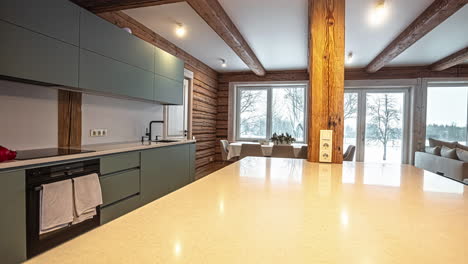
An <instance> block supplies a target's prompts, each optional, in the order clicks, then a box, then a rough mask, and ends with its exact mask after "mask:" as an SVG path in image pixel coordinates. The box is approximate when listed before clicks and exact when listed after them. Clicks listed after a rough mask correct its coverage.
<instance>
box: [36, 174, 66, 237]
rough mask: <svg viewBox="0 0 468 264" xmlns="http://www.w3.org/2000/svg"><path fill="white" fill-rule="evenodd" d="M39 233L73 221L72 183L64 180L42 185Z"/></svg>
mask: <svg viewBox="0 0 468 264" xmlns="http://www.w3.org/2000/svg"><path fill="white" fill-rule="evenodd" d="M39 206H40V209H39V211H40V220H39V221H40V230H39V234H44V233H47V232H51V231H54V230H57V229H60V228H62V227H65V226H67V225H68V224H70V223H71V222H72V221H73V185H72V181H71V180H64V181H59V182H54V183H49V184H43V185H42V191H41V193H40V202H39Z"/></svg>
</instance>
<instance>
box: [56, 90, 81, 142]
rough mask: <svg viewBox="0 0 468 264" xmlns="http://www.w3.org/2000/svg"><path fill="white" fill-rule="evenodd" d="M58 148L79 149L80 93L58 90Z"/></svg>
mask: <svg viewBox="0 0 468 264" xmlns="http://www.w3.org/2000/svg"><path fill="white" fill-rule="evenodd" d="M58 146H59V147H61V148H67V147H81V93H78V92H71V91H63V90H59V93H58Z"/></svg>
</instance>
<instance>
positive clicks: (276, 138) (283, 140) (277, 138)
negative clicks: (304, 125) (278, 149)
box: [270, 133, 296, 145]
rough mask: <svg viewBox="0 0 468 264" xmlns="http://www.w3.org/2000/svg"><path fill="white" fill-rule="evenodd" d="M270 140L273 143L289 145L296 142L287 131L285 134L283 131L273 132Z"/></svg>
mask: <svg viewBox="0 0 468 264" xmlns="http://www.w3.org/2000/svg"><path fill="white" fill-rule="evenodd" d="M270 140H271V141H272V142H273V144H275V145H291V144H292V143H294V142H296V139H295V138H293V137H292V136H291V135H289V134H288V133H286V135H285V134H284V133H281V134H280V135H278V134H276V133H273V136H272V137H271V138H270Z"/></svg>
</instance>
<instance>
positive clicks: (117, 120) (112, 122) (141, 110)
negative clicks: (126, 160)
mask: <svg viewBox="0 0 468 264" xmlns="http://www.w3.org/2000/svg"><path fill="white" fill-rule="evenodd" d="M82 102H83V105H82V117H83V124H82V125H83V126H82V129H83V131H82V132H83V133H82V144H83V145H87V144H100V143H112V142H125V141H137V140H140V139H141V136H143V135H144V134H145V132H146V131H145V129H146V128H147V127H148V124H149V122H150V121H152V120H162V119H163V106H162V105H159V104H153V103H147V102H140V101H132V100H125V99H118V98H111V97H104V96H96V95H89V94H83V101H82ZM93 128H107V129H108V135H107V136H106V137H90V130H91V129H93ZM153 131H154V132H153V135H162V126H161V125H159V124H154V126H153Z"/></svg>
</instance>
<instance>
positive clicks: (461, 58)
mask: <svg viewBox="0 0 468 264" xmlns="http://www.w3.org/2000/svg"><path fill="white" fill-rule="evenodd" d="M466 61H468V47H466V48H464V49H462V50H459V51H457V52H455V53H453V54H452V55H450V56H447V57H445V58H443V59H441V60H439V61H438V62H436V63H434V64H432V65H431V66H430V68H431V70H433V71H443V70H446V69H448V68H452V67H453V66H456V65H458V64H462V63H464V62H466Z"/></svg>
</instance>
